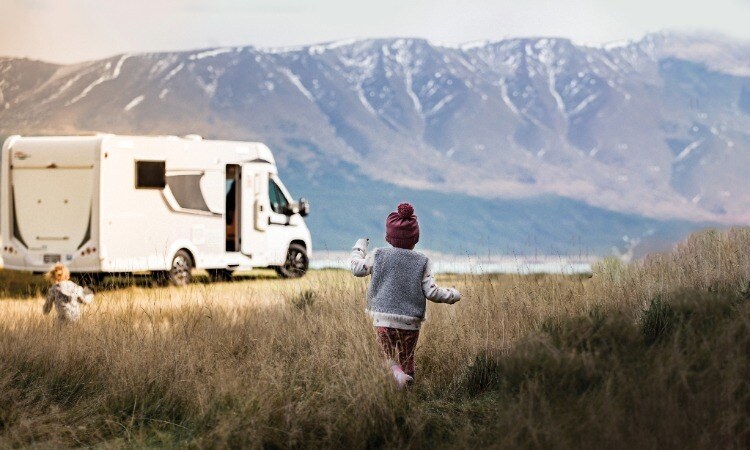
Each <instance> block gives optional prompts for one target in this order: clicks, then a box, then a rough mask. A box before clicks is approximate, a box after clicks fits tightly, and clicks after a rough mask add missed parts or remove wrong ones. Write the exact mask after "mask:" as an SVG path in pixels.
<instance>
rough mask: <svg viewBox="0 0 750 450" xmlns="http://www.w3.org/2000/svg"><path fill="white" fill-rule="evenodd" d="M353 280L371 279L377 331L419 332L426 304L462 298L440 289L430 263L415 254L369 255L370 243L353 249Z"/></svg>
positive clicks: (370, 309)
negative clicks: (380, 328) (389, 329)
mask: <svg viewBox="0 0 750 450" xmlns="http://www.w3.org/2000/svg"><path fill="white" fill-rule="evenodd" d="M351 271H352V274H353V275H354V276H357V277H364V276H367V275H372V278H371V280H370V285H369V287H368V289H367V311H368V312H369V313H370V315H371V316H372V318H373V325H375V326H378V327H390V328H400V329H406V330H418V329H419V327H420V325H421V322H422V321H423V320H424V318H425V309H426V306H427V305H426V303H427V302H426V300H431V301H433V302H436V303H449V304H452V303H455V302H457V301H459V300H460V299H461V294H459V292H458V291H457V290H455V289H453V288H447V289H446V288H441V287H440V286H438V285H437V283H436V282H435V278H434V276H433V275H432V270H431V267H430V261H429V259H428V258H427V257H426V256H425V255H423V254H421V253H419V252H415V251H413V250H405V249H401V248H380V249H376V250H375V251H373V252H372V253H371V254H370V255H368V254H367V240H366V239H360V240H358V241H357V243H356V244H355V245H354V248H353V249H352V259H351Z"/></svg>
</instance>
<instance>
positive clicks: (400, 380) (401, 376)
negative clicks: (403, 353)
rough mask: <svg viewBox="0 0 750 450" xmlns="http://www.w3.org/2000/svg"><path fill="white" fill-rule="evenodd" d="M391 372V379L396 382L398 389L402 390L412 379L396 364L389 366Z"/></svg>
mask: <svg viewBox="0 0 750 450" xmlns="http://www.w3.org/2000/svg"><path fill="white" fill-rule="evenodd" d="M391 372H393V378H394V379H395V380H396V385H397V386H398V388H399V389H403V388H404V387H406V384H407V383H408V382H410V381H412V380H413V379H414V378H413V377H412V376H410V375H407V374H406V372H404V371H403V369H401V366H399V365H398V364H394V365H392V366H391Z"/></svg>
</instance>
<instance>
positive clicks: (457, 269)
mask: <svg viewBox="0 0 750 450" xmlns="http://www.w3.org/2000/svg"><path fill="white" fill-rule="evenodd" d="M431 261H432V269H433V271H434V272H435V273H465V274H471V275H481V274H487V273H508V274H524V275H525V274H534V273H557V274H566V275H572V274H578V273H591V263H590V262H582V261H574V260H564V259H557V260H555V259H554V258H549V259H542V260H539V259H536V260H533V261H525V260H518V259H504V260H495V261H480V260H472V259H471V258H460V259H456V260H450V259H447V260H446V259H436V258H431ZM310 267H311V268H313V269H349V259H348V256H347V257H346V258H344V257H342V258H330V259H313V260H312V261H310Z"/></svg>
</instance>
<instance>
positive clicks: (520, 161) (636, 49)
mask: <svg viewBox="0 0 750 450" xmlns="http://www.w3.org/2000/svg"><path fill="white" fill-rule="evenodd" d="M748 61H750V45H747V44H743V43H737V42H732V41H729V40H726V39H723V38H718V37H713V36H695V35H673V34H665V33H662V34H656V35H649V36H647V37H645V38H644V39H642V40H640V41H636V42H626V43H621V44H615V45H609V46H600V47H596V46H586V45H578V44H575V43H572V42H570V41H569V40H565V39H551V38H539V39H508V40H503V41H499V42H484V43H476V44H467V45H462V46H440V45H435V44H431V43H430V42H428V41H425V40H420V39H368V40H357V41H345V42H336V43H331V44H325V45H313V46H306V47H299V48H285V49H270V50H261V49H257V48H253V47H231V48H216V49H207V50H201V51H193V52H173V53H148V54H132V55H119V56H115V57H112V58H107V59H104V60H99V61H91V62H86V63H81V64H76V65H69V66H58V65H53V64H47V63H43V62H37V61H29V60H23V59H0V92H1V93H0V134H3V135H7V134H14V133H49V132H66V133H67V132H77V131H93V130H98V131H108V132H118V133H138V134H192V133H198V134H202V135H204V136H206V137H210V138H224V139H258V140H263V141H265V142H267V143H268V144H269V145H270V146H271V147H272V148H273V149H274V150H275V152H276V154H277V156H278V159H279V161H280V165H281V167H282V171H283V170H284V168H287V167H288V168H294V170H296V172H297V173H299V172H302V171H303V172H304V174H305V179H306V180H309V181H310V182H313V183H320V182H321V180H323V179H324V180H325V181H326V182H329V181H331V180H338V182H345V181H346V182H350V183H351V182H355V183H356V182H360V183H361V182H364V181H362V180H367V182H368V183H369V182H372V183H376V184H377V183H385V185H388V186H396V187H401V188H404V189H407V188H408V189H418V190H426V191H431V192H437V193H440V194H441V195H458V196H461V195H467V196H469V197H471V198H476V199H487V201H489V202H491V201H497V200H498V199H508V198H511V199H523V198H535V197H537V196H557V197H564V198H568V199H572V200H573V201H575V202H580V204H581V205H584V204H587V205H591V206H593V207H596V208H599V209H601V210H602V211H604V210H607V211H615V212H619V213H624V214H631V215H637V216H641V217H647V218H649V219H648V220H651V219H655V220H668V219H679V220H688V221H714V222H722V223H738V222H745V223H747V222H750V213H748V211H750V176H748V168H749V167H750V63H748ZM357 180H359V181H357ZM378 185H379V184H378Z"/></svg>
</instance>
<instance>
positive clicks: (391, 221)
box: [385, 203, 419, 249]
mask: <svg viewBox="0 0 750 450" xmlns="http://www.w3.org/2000/svg"><path fill="white" fill-rule="evenodd" d="M385 240H386V242H388V243H389V244H391V245H392V246H394V247H399V248H405V249H412V248H414V246H415V245H417V242H419V222H417V215H416V214H414V207H413V206H411V205H410V204H409V203H401V204H399V205H398V208H397V211H394V212H392V213H390V214H388V218H387V219H386V220H385Z"/></svg>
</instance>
